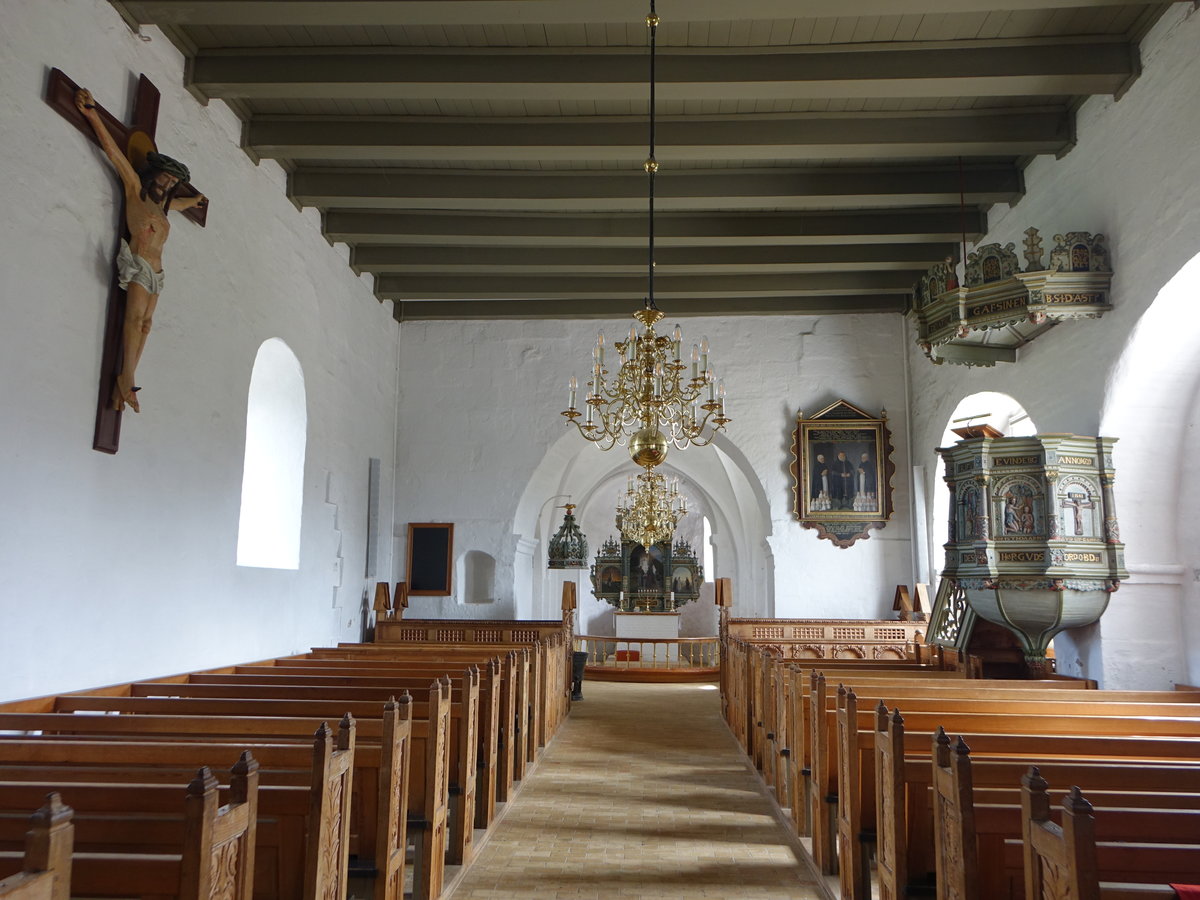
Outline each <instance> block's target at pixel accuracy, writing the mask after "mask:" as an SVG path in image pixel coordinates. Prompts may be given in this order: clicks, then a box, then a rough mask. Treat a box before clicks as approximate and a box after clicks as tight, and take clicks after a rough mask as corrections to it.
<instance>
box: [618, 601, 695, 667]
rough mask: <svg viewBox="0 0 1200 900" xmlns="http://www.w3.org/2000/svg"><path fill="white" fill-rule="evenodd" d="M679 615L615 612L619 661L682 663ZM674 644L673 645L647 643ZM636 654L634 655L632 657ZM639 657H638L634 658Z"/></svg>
mask: <svg viewBox="0 0 1200 900" xmlns="http://www.w3.org/2000/svg"><path fill="white" fill-rule="evenodd" d="M679 618H680V616H679V613H677V612H614V613H613V621H614V624H615V626H616V636H617V653H618V657H617V658H618V659H620V658H621V655H620V654H622V653H624V654H628V655H627V656H626V659H628V660H630V661H633V660H636V661H638V662H642V663H653V662H659V663H661V662H675V661H677V660H678V659H679V644H678V643H677V641H678V640H679ZM645 641H670V642H671V643H669V644H653V643H643V642H645ZM631 651H632V653H631ZM634 653H636V654H637V655H636V656H634V655H633V654H634Z"/></svg>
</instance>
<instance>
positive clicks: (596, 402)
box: [562, 0, 730, 477]
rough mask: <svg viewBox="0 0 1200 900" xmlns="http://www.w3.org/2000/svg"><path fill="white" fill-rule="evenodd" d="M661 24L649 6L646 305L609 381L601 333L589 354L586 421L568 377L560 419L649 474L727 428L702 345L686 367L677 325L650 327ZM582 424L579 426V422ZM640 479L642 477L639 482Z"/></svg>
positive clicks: (720, 384)
mask: <svg viewBox="0 0 1200 900" xmlns="http://www.w3.org/2000/svg"><path fill="white" fill-rule="evenodd" d="M659 22H660V20H659V17H658V15H657V13H655V11H654V0H651V2H650V14H649V15H648V16H646V26H647V27H648V28H649V29H650V155H649V157H648V158H647V159H646V162H645V166H644V168H645V169H646V174H647V175H648V176H649V213H650V215H649V260H648V266H647V295H646V301H645V305H644V307H643V308H642V309H639V310H638V311H637V312H635V313H634V314H633V318H635V319H636V320H637V321H638V322H640V323H641V325H642V327H643V329H644V330H643V331H642V333H641V334H638V331H637V326H636V325H631V326H630V327H629V336H628V338H627V339H626V340H624V341H615V342H614V343H613V348H614V349H615V350H616V352H617V356H618V358H619V364H618V368H617V371H616V373H615V375H614V376H612V377H607V376H609V375H610V372H609V370H608V369H607V368H605V366H606V363H607V360H606V359H605V350H606V347H605V341H604V333H603V332H601V333H600V334H599V335H597V337H596V346H595V347H594V348H593V349H592V376H591V378H590V379H589V381H588V382H587V396H586V397H585V399H584V406H585V407H586V410H587V411H586V414H585V413H581V412H580V411H579V409H578V408H576V405H575V402H576V394H577V391H578V387H579V383H578V381H577V380H576V378H575V376H574V375H572V376H571V380H570V383H569V386H568V391H569V402H568V404H567V408H566V409H565V410H564V411H563V413H562V415H563V416H565V417H566V419H567V421H568V422H570V423H572V424H574V425H575V427H576V428H578V429H579V433H580V434H582V435H583V436H584V438H586V439H587V440H589V441H591V442H592V443H594V444H597V445H598V446H599V447H600V449H601V450H611V449H612V448H613V447H614V446H616V445H617V444H621V445H625V444H626V443H628V445H629V453H630V456H632V457H633V460H634V462H636V463H637V464H638V465H640V466H645V467H646V468H647V469H651V468H653V467H654V466H657V465H658V464H659V463H661V462H662V461H663V460H664V459H666V457H667V450H668V448H669V447H670V446H672V445H673V446H675V447H676V448H677V449H680V450H682V449H683V448H684V447H687V446H688V445H689V444H690V445H694V446H697V447H703V446H705V445H706V444H709V443H711V442H712V439H713V438H714V437H715V436H716V434H717V432H718V431H721V430H722V429H723V428H724V427H725V425H726V424H727V423H728V422H729V421H730V419H729V418H728V416H727V415H726V411H727V408H726V405H725V383H724V381H723V380H721V381H719V380H717V378H716V377H715V375H714V373H713V369H712V366H711V365H710V364H709V359H708V338H703V339H702V340H701V341H700V343H699V344H693V345H692V352H691V365H690V367H689V365H688V363H686V362H684V361H683V360H682V359H681V358H680V348H681V347H682V344H683V334H682V332H681V330H680V328H679V326H678V325H676V326H675V328H674V330H673V332H672V333H671V334H670V335H669V336H668V335H660V334H657V333H656V332H655V330H654V326H655V324H656V323H657V322H658V321H659V320H660V319H662V318H663V315H664V313H663V312H662V311H661V310H660V309H659V308H658V307H657V306H656V305H655V303H654V176H655V174H656V173H657V172H658V161H657V160H656V159H655V158H654V96H655V81H654V60H655V49H656V35H657V29H658V25H659ZM581 419H582V421H580V420H581ZM639 477H640V476H639Z"/></svg>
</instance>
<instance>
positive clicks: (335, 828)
mask: <svg viewBox="0 0 1200 900" xmlns="http://www.w3.org/2000/svg"><path fill="white" fill-rule="evenodd" d="M64 718H67V717H64ZM71 718H76V717H71ZM78 718H92V717H78ZM96 718H110V717H96ZM241 752H243V749H242V745H239V744H224V743H217V742H211V741H200V742H181V741H157V742H139V741H121V742H115V741H95V740H59V739H57V738H52V737H32V738H20V737H4V738H2V739H0V781H3V782H8V781H23V782H39V783H45V784H48V785H51V786H54V787H57V788H58V789H59V790H60V791H62V792H64V793H67V792H68V791H69V790H70V788H69V785H70V784H72V783H78V782H84V783H92V782H118V783H137V784H142V783H157V784H164V783H165V784H175V783H178V781H179V779H180V778H181V776H182V775H183V773H184V772H186V771H188V770H189V769H193V768H194V767H195V766H196V765H197V764H198V763H200V764H202V763H203V761H204V760H206V759H212V758H213V757H214V756H215V755H220V754H222V753H229V754H233V753H241ZM254 754H255V757H254V758H255V760H256V763H255V766H254V777H253V781H254V784H255V785H256V786H257V785H258V782H259V780H260V775H261V774H265V775H266V777H267V778H268V780H270V781H271V782H272V783H271V784H268V785H266V786H263V787H262V788H261V789H258V790H257V791H256V792H255V804H257V806H256V808H257V811H258V812H259V813H260V814H262V815H263V816H269V817H270V818H271V819H272V820H274V821H273V822H272V827H271V828H269V829H263V830H261V831H259V832H258V835H257V836H258V838H259V840H257V841H256V851H255V855H256V857H261V856H263V855H269V856H271V857H272V859H273V861H274V862H273V865H271V866H270V867H269V871H270V873H272V874H273V875H275V876H276V877H277V881H276V883H273V884H263V883H262V882H261V881H260V883H259V888H260V890H261V892H262V894H263V896H268V897H293V898H294V897H304V898H306V900H319V898H321V897H324V896H327V895H333V894H330V892H334V893H336V891H337V890H340V889H344V887H345V885H346V877H347V865H348V859H349V840H348V838H349V827H350V808H349V804H350V797H351V787H350V784H349V781H350V773H351V771H352V766H353V761H354V755H355V753H354V724H353V722H352V721H349V720H345V721H343V723H342V727H341V728H340V729H339V734H338V736H337V738H336V740H335V738H334V736H333V733H332V731H331V730H330V729H329V728H328V726H326V725H322V727H321V728H320V729H318V732H317V735H316V738H315V740H314V741H313V742H312V745H311V748H306V747H304V746H303V745H299V744H291V745H283V744H280V745H269V744H255V745H254ZM259 764H261V765H262V767H263V768H262V770H261V772H260V770H259V768H258V766H259ZM236 774H237V773H236V772H235V775H236ZM185 777H186V776H185ZM297 784H298V785H301V786H302V787H304V788H305V789H304V790H303V791H302V793H300V795H299V800H300V802H299V803H298V802H297V794H296V791H295V789H294V786H295V785H297ZM230 785H231V796H233V797H235V798H236V796H237V795H238V790H239V789H237V788H236V786H235V782H234V781H231V783H230ZM215 789H216V788H215V780H214V787H213V790H214V791H215ZM205 790H206V791H207V787H206V788H205ZM67 796H70V795H69V793H67ZM215 797H216V795H215V793H214V794H213V795H212V798H213V802H214V803H215ZM204 802H205V803H207V802H208V801H207V800H205V801H204ZM206 815H207V814H206ZM284 820H286V821H284ZM198 821H199V820H198ZM306 823H307V824H306ZM205 827H206V828H208V829H209V831H210V833H211V825H206V826H205ZM255 827H257V824H256V826H255ZM264 838H266V840H264ZM264 851H265V852H264ZM80 859H81V858H80V857H79V855H78V854H76V863H75V875H76V878H77V880H78V878H80V877H82V876H81V873H83V874H86V875H88V876H89V877H90V874H91V873H92V872H98V873H99V874H98V875H97V877H98V878H101V879H102V880H103V879H107V881H103V883H105V884H111V885H114V886H115V885H119V884H120V881H119V879H117V878H116V876H115V875H114V874H113V872H114V871H115V869H114V865H115V864H105V863H103V861H102V860H101V861H99V862H97V861H95V860H92V859H90V858H84V863H86V865H87V866H88V867H90V868H87V869H81V865H83V864H84V863H81V862H80ZM163 865H164V866H166V869H164V870H163V871H169V863H164V864H163ZM249 871H253V869H251V870H249ZM106 873H107V874H106ZM159 874H160V877H167V876H165V875H162V873H161V872H160V873H159ZM176 874H177V873H176ZM301 878H302V879H303V882H302V883H301V882H300V880H299V879H301ZM114 889H115V888H114ZM150 893H155V892H154V891H151V892H150ZM159 893H161V891H159ZM117 896H122V895H120V894H118V895H117ZM206 896H207V895H206ZM248 896H249V895H248V894H247V897H248Z"/></svg>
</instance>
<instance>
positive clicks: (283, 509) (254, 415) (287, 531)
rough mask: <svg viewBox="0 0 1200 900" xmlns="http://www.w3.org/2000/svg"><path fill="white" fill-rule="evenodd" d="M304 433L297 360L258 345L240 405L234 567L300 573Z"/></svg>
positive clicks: (280, 345)
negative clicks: (241, 449) (242, 453)
mask: <svg viewBox="0 0 1200 900" xmlns="http://www.w3.org/2000/svg"><path fill="white" fill-rule="evenodd" d="M307 431H308V413H307V410H306V407H305V396H304V372H303V370H302V369H301V368H300V360H298V359H296V354H294V353H292V351H291V348H289V347H288V345H287V344H285V343H284V342H283V341H281V340H279V339H278V338H271V339H270V340H267V341H264V342H263V344H262V346H261V347H259V348H258V355H257V356H256V357H255V358H254V371H253V372H252V373H251V375H250V392H249V397H248V399H247V402H246V458H245V463H244V465H243V468H242V508H241V515H240V517H239V519H238V546H237V564H238V565H239V566H254V567H257V568H263V569H298V568H300V518H301V511H302V509H303V507H304V448H305V443H306V440H307Z"/></svg>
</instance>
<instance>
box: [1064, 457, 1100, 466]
mask: <svg viewBox="0 0 1200 900" xmlns="http://www.w3.org/2000/svg"><path fill="white" fill-rule="evenodd" d="M1058 461H1059V462H1060V463H1063V464H1064V465H1068V466H1094V465H1095V464H1096V460H1094V459H1093V458H1092V457H1090V456H1060V457H1059V458H1058Z"/></svg>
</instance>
